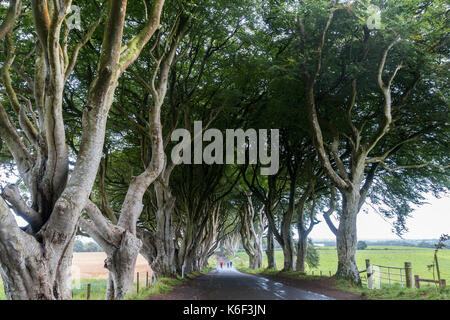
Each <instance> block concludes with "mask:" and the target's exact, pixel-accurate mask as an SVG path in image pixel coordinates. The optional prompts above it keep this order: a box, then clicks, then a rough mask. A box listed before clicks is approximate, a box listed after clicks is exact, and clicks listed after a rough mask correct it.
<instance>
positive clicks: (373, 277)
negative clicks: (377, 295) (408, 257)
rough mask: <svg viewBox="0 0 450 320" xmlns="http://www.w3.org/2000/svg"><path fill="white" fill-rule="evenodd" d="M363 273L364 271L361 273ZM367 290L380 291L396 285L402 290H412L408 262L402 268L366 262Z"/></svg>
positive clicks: (410, 270) (410, 271)
mask: <svg viewBox="0 0 450 320" xmlns="http://www.w3.org/2000/svg"><path fill="white" fill-rule="evenodd" d="M363 272H364V271H363ZM365 272H366V274H367V288H369V289H381V288H382V287H386V286H388V287H389V288H391V287H392V286H393V285H398V284H400V286H401V287H402V288H405V287H406V288H412V287H413V282H412V267H411V263H410V262H405V265H404V267H403V268H401V267H391V266H381V265H376V264H374V265H371V264H370V260H366V270H365Z"/></svg>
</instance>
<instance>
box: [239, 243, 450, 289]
mask: <svg viewBox="0 0 450 320" xmlns="http://www.w3.org/2000/svg"><path fill="white" fill-rule="evenodd" d="M317 250H318V252H319V256H320V265H319V267H318V268H317V269H309V268H307V270H306V271H307V273H309V274H310V273H311V272H312V271H314V272H315V274H318V273H319V272H320V271H322V272H323V274H326V275H329V272H330V271H331V272H332V274H333V273H334V272H335V271H336V269H337V253H336V248H335V247H322V248H317ZM433 255H434V249H428V248H415V247H397V246H386V247H385V246H369V247H368V248H367V249H365V250H358V251H357V253H356V263H357V264H358V268H359V270H365V269H366V263H365V260H366V259H370V262H371V264H375V265H382V266H390V267H403V266H404V263H405V262H411V265H412V270H413V274H417V275H419V276H420V278H424V279H433V271H432V269H431V270H429V269H428V268H427V266H428V265H431V264H432V263H433ZM275 258H276V262H277V266H278V269H282V268H283V252H282V251H281V250H277V251H276V252H275ZM438 258H439V269H440V271H441V277H442V278H443V279H446V280H447V284H448V285H449V286H450V250H441V251H439V254H438ZM233 263H234V264H235V265H236V266H237V267H248V256H247V254H246V253H245V252H243V251H241V252H239V253H238V255H237V257H236V258H234V260H233ZM263 263H264V267H267V257H266V255H264V262H263Z"/></svg>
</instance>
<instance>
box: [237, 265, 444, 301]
mask: <svg viewBox="0 0 450 320" xmlns="http://www.w3.org/2000/svg"><path fill="white" fill-rule="evenodd" d="M237 269H238V270H239V271H241V272H244V273H248V274H253V275H276V276H281V277H285V278H291V279H299V280H306V281H318V280H323V279H326V278H328V277H321V276H312V275H307V274H306V273H304V272H298V271H288V272H284V271H277V270H274V269H264V268H261V269H255V270H252V269H249V268H246V267H239V268H237ZM334 283H335V284H334V286H333V288H332V289H337V290H341V291H345V292H350V293H353V294H356V295H361V296H363V297H365V298H366V299H368V300H450V288H448V287H447V288H446V289H444V290H442V291H440V290H439V289H438V288H437V287H436V286H434V285H430V286H426V287H423V288H420V289H407V288H402V287H401V286H399V285H394V286H392V287H391V288H389V287H385V288H381V289H373V290H369V289H367V288H366V287H361V286H357V285H355V284H353V283H352V282H350V281H348V280H344V279H335V281H334Z"/></svg>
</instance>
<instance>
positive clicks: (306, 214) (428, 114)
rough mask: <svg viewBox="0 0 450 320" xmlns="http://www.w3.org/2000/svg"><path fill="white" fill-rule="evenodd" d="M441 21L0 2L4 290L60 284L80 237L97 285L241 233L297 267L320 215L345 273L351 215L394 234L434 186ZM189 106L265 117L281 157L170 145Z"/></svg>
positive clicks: (442, 118)
mask: <svg viewBox="0 0 450 320" xmlns="http://www.w3.org/2000/svg"><path fill="white" fill-rule="evenodd" d="M73 5H76V6H78V7H79V8H80V12H79V14H80V17H81V19H80V21H79V22H80V28H74V27H73V25H72V23H71V21H72V20H73V15H74V14H77V11H76V10H74V9H73ZM371 5H375V6H377V7H378V8H379V10H380V12H379V14H380V16H381V21H380V23H379V24H378V25H377V26H376V27H373V25H371V24H370V23H369V21H368V20H369V19H371V16H370V15H371V14H373V10H372V11H371V10H370V8H371V7H370V6H371ZM74 12H75V13H74ZM449 28H450V21H449V7H448V4H446V1H441V0H433V1H431V0H430V1H426V0H373V1H364V0H355V1H332V0H304V1H300V0H256V1H255V0H252V1H250V0H240V1H230V0H210V1H203V0H201V1H190V0H173V1H164V0H141V1H137V0H136V1H128V2H127V1H126V0H104V1H97V0H78V1H70V0H16V1H14V0H10V1H1V2H0V166H1V169H0V170H1V171H0V172H1V175H0V179H1V189H0V275H1V278H2V280H3V284H4V287H5V292H6V296H7V297H8V298H9V299H71V298H72V291H71V287H70V270H71V261H72V253H73V251H74V243H75V237H76V236H77V235H89V236H90V237H91V238H93V239H94V240H95V241H96V243H98V245H99V246H101V248H102V250H104V251H105V252H106V254H107V259H106V261H105V267H106V268H107V269H108V271H109V279H108V289H107V295H106V298H107V299H122V298H123V297H124V296H125V295H126V294H127V293H129V292H131V290H132V288H133V272H134V267H135V263H136V259H137V256H138V254H139V253H141V254H142V255H143V256H144V257H145V258H146V260H147V261H148V263H149V265H150V267H151V268H152V270H153V271H154V272H155V274H156V276H157V277H160V276H164V275H173V274H181V272H182V270H184V272H193V271H198V270H202V269H203V268H204V267H206V266H207V264H208V258H209V257H211V256H212V255H213V254H214V253H215V252H217V251H218V250H219V249H220V250H221V251H222V252H226V253H227V254H230V255H234V254H235V253H236V252H237V250H238V248H239V246H240V244H241V245H242V247H243V248H244V250H245V251H246V252H247V254H248V255H249V257H250V267H251V268H260V267H262V261H263V257H264V255H266V256H267V260H268V265H269V268H279V269H283V270H286V271H289V270H298V271H304V270H305V264H312V265H314V263H317V256H316V255H315V254H314V251H313V249H311V242H310V241H308V239H309V238H308V237H309V234H310V233H311V231H312V230H313V228H314V227H315V226H316V225H317V224H318V223H326V224H327V225H328V227H329V229H330V231H331V232H332V233H333V234H334V235H335V236H336V244H337V245H336V247H337V254H338V269H337V270H336V274H335V276H336V277H341V278H346V279H349V280H351V281H353V282H355V283H357V284H360V282H361V279H360V277H359V271H358V268H357V265H356V261H355V253H356V250H357V244H358V240H357V239H358V237H357V236H358V234H357V228H356V225H357V224H356V222H357V217H358V214H359V213H361V212H363V211H364V210H365V209H366V208H367V206H371V207H373V208H375V209H376V210H378V212H379V213H381V214H382V215H383V216H384V217H386V218H387V219H390V220H391V221H393V232H396V233H397V234H402V233H403V232H405V231H406V226H405V223H406V221H407V218H408V217H409V216H410V215H411V213H412V212H413V208H414V206H416V205H420V204H421V203H423V202H424V200H425V197H424V196H425V194H427V193H432V194H433V195H435V196H441V195H443V194H445V193H446V192H448V189H449V185H450V184H449V178H448V177H449V176H448V168H449V163H450V161H449V155H450V153H449V146H448V142H449V131H448V128H449V122H448V120H449V119H448V108H449V103H450V92H449V89H450V88H449V81H448V78H449V67H450V65H449V61H450V58H449V49H450V43H449V42H450V37H449ZM196 121H202V123H203V130H206V129H209V128H214V129H216V130H217V132H219V133H225V132H226V130H227V129H239V128H241V129H243V130H244V131H245V132H246V134H247V135H249V134H250V131H251V130H253V129H254V130H259V129H279V163H280V166H279V167H280V168H279V170H278V172H277V173H276V174H274V175H262V174H261V170H260V169H261V166H262V165H261V163H256V164H254V163H249V161H245V163H244V164H242V163H237V164H222V163H218V162H216V163H212V164H207V163H203V164H192V165H187V164H178V163H176V162H174V161H173V159H172V158H171V154H172V150H173V149H174V147H175V146H176V144H177V142H176V141H172V139H171V136H172V133H173V132H174V130H175V129H178V128H183V129H186V130H187V131H188V132H190V133H191V136H192V137H194V122H196ZM247 130H248V131H247ZM269 131H270V130H269ZM193 139H194V138H193ZM205 140H206V139H205ZM211 140H213V139H212V138H211V139H210V140H209V141H211ZM192 144H194V141H192ZM208 144H209V143H208V142H204V143H203V147H207V146H208ZM266 147H267V148H269V149H271V148H274V145H273V144H271V143H268V145H267V146H266ZM194 156H195V155H194V154H192V157H194ZM249 157H250V155H249V153H248V152H247V153H246V155H245V159H246V160H249ZM16 216H19V217H21V218H22V219H24V220H25V221H26V222H27V225H26V226H25V227H20V226H19V225H18V223H17V221H16ZM436 223H439V221H437V222H436ZM294 236H295V239H294ZM263 243H266V244H267V245H266V246H265V247H264V246H263ZM275 243H277V244H279V246H280V247H281V249H282V251H283V256H284V262H283V265H282V266H277V265H276V261H275V255H274V248H275ZM77 246H79V244H77ZM77 248H78V247H77ZM308 248H309V249H310V252H309V255H308V251H309V250H308ZM78 249H79V248H78ZM264 249H265V251H264Z"/></svg>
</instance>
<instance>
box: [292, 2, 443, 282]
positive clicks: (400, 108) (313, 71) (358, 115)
mask: <svg viewBox="0 0 450 320" xmlns="http://www.w3.org/2000/svg"><path fill="white" fill-rule="evenodd" d="M414 4H415V5H417V3H414ZM400 5H401V4H398V3H396V4H394V3H391V2H388V3H386V6H385V7H383V9H385V10H386V13H385V15H386V16H387V18H388V19H390V20H389V23H390V24H392V25H391V26H388V27H386V30H382V31H381V30H380V31H377V30H374V31H370V30H369V29H368V27H367V26H366V25H365V24H361V23H360V22H359V20H357V19H358V18H357V16H358V15H359V16H360V15H363V16H364V14H363V13H362V10H363V9H364V7H363V6H362V4H360V5H359V6H358V5H355V6H352V7H351V8H350V9H348V10H344V9H345V7H344V6H343V5H339V4H336V2H335V1H320V2H319V1H318V2H314V3H312V2H311V3H309V2H306V3H304V5H302V6H300V7H299V8H298V11H297V12H296V13H295V16H293V17H291V18H290V20H288V22H287V23H288V24H289V28H290V29H289V30H291V32H292V34H293V37H294V38H295V39H296V42H295V43H296V45H295V48H296V49H297V50H299V53H300V56H299V63H298V64H297V65H296V66H298V68H299V69H298V72H299V76H300V78H301V79H302V85H301V90H304V91H303V92H304V95H305V104H306V108H307V110H308V113H309V119H310V125H311V129H312V137H313V142H314V147H315V149H316V152H317V154H318V157H319V160H320V163H321V164H322V167H323V169H324V171H325V173H326V175H327V176H328V178H329V179H330V180H331V181H332V183H333V185H334V186H335V187H336V188H337V189H338V190H339V191H340V193H341V196H342V211H341V214H340V216H339V218H340V220H339V227H338V228H337V250H338V260H339V261H338V270H337V274H336V275H337V276H340V277H345V278H349V279H351V280H353V281H354V282H356V283H360V278H359V273H358V269H357V266H356V262H355V249H356V243H357V238H356V218H357V214H358V212H359V211H360V209H361V207H362V205H363V204H364V202H365V199H366V197H367V194H368V192H369V190H370V188H371V186H372V184H373V181H374V177H375V174H376V172H377V170H378V169H379V167H380V166H383V167H385V166H384V165H383V163H384V161H385V160H386V159H387V158H389V157H390V156H392V155H393V154H394V153H395V152H396V151H397V150H398V149H399V148H400V146H401V147H405V146H407V143H408V142H411V141H412V140H411V139H413V140H414V139H416V138H417V137H418V136H421V135H422V133H423V131H421V130H419V131H416V132H415V133H414V134H412V135H410V136H409V138H407V139H403V140H401V141H398V142H397V144H393V145H392V141H395V134H394V132H395V131H396V130H395V127H396V126H397V125H399V124H400V123H401V122H402V120H401V119H402V118H405V119H407V118H409V119H410V116H408V115H406V113H404V111H405V110H406V109H409V111H410V112H417V110H416V111H413V108H408V106H409V105H410V101H413V100H414V99H415V97H416V95H417V94H419V92H422V91H421V90H417V88H418V83H419V82H420V81H421V79H422V76H424V75H425V74H427V73H428V72H429V70H430V69H428V70H427V69H426V68H423V69H421V70H418V69H417V67H416V66H417V64H420V63H418V61H421V60H422V58H423V56H424V55H426V54H429V55H434V54H440V53H439V50H440V49H439V47H440V46H439V45H438V46H437V47H436V46H432V47H428V52H427V53H425V52H424V51H423V47H422V46H419V45H418V43H416V42H414V41H411V40H410V39H411V38H412V37H414V36H416V35H417V34H418V33H419V34H420V33H422V34H421V36H420V37H421V39H422V38H423V37H425V36H428V37H429V38H430V39H431V38H432V39H434V40H435V41H438V43H440V42H442V41H443V39H444V38H443V37H442V34H441V33H440V31H437V30H436V29H433V30H432V31H429V32H430V33H427V31H425V33H424V31H423V30H424V29H423V28H426V27H425V25H426V24H427V21H426V19H424V20H422V19H419V20H416V22H415V23H411V20H409V21H410V22H409V24H408V26H406V25H405V24H404V21H405V19H407V18H408V17H409V18H412V17H414V19H417V17H418V16H417V15H421V16H427V15H432V16H435V14H436V13H437V12H442V10H443V7H442V3H436V4H435V5H430V6H426V7H420V6H414V5H413V4H412V3H408V5H411V7H410V9H411V10H410V11H408V10H407V11H405V12H402V13H401V14H399V11H398V10H397V8H399V7H398V6H400ZM400 15H401V18H402V19H400V18H399V16H400ZM312 17H315V18H312ZM394 19H397V22H395V21H394ZM345 23H348V24H350V25H352V26H353V27H352V28H354V30H358V31H359V32H358V33H357V34H356V35H355V34H354V33H353V29H347V28H346V27H345ZM438 23H439V22H438ZM440 23H444V22H443V20H440ZM420 28H422V29H420ZM428 30H429V29H428ZM347 32H348V33H347ZM339 39H341V40H342V41H343V42H342V41H340V40H339ZM347 39H348V40H347ZM406 39H409V40H408V41H406ZM347 41H348V42H347ZM429 45H431V44H430V43H429ZM425 46H427V45H426V44H425ZM398 47H402V49H397V48H398ZM434 50H437V51H434ZM349 53H350V58H348V59H347V58H345V57H348V54H349ZM336 57H339V59H341V61H342V63H340V64H334V63H335V62H336V60H335V59H336ZM428 61H429V60H428ZM429 62H430V63H431V65H432V64H433V63H435V62H431V61H429ZM349 63H352V64H353V65H354V66H355V68H356V69H354V70H352V69H351V68H350V66H349V65H348V64H349ZM436 63H437V64H438V65H439V64H440V63H441V62H439V61H436ZM431 65H430V66H431ZM374 66H376V68H374ZM325 83H326V84H325ZM374 84H375V86H374ZM428 90H431V88H430V87H429V88H428ZM369 95H372V97H373V98H369ZM440 105H441V107H443V105H444V104H443V101H441V103H440ZM325 106H326V107H327V111H328V112H327V113H324V108H325ZM344 106H346V107H344ZM338 110H340V111H338ZM336 112H341V114H344V115H345V116H344V117H342V116H339V115H338V114H337V113H336ZM413 114H414V113H413ZM416 115H418V114H417V113H416ZM341 139H343V140H344V141H342V140H341ZM388 145H390V146H391V147H390V148H387V146H388ZM380 146H382V148H380ZM380 149H381V150H383V152H382V151H381V150H380ZM420 166H435V167H438V168H441V169H443V168H444V167H443V166H441V165H440V164H439V163H437V162H434V163H433V162H431V163H430V162H427V163H419V164H413V165H410V166H399V167H398V168H414V167H420ZM388 170H389V169H388Z"/></svg>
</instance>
